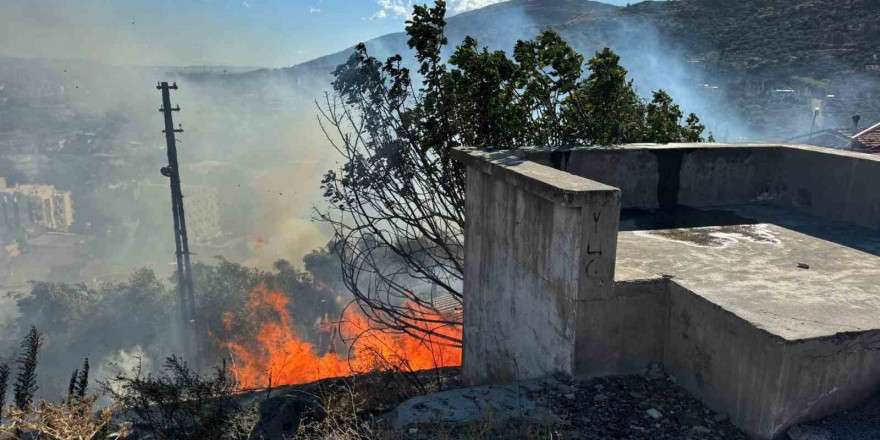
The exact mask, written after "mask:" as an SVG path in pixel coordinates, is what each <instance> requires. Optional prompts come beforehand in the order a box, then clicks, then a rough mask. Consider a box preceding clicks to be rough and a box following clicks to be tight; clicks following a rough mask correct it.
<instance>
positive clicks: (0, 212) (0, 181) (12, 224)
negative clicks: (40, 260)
mask: <svg viewBox="0 0 880 440" xmlns="http://www.w3.org/2000/svg"><path fill="white" fill-rule="evenodd" d="M71 225H73V200H72V199H71V197H70V191H61V190H57V189H55V187H54V186H52V185H16V186H13V187H10V186H7V185H6V179H5V178H3V177H0V229H6V230H7V231H10V230H14V229H19V228H28V227H33V226H38V227H42V228H46V229H48V230H52V231H60V232H68V231H69V230H70V226H71Z"/></svg>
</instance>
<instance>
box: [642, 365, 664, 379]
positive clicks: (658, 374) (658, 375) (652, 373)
mask: <svg viewBox="0 0 880 440" xmlns="http://www.w3.org/2000/svg"><path fill="white" fill-rule="evenodd" d="M646 376H647V377H648V379H654V380H657V379H663V378H664V377H666V375H665V374H664V373H663V368H662V367H660V365H659V364H651V367H650V368H648V373H647V374H646Z"/></svg>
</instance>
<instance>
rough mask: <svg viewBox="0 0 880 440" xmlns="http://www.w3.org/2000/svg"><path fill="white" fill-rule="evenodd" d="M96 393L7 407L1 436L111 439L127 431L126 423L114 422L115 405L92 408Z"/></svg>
mask: <svg viewBox="0 0 880 440" xmlns="http://www.w3.org/2000/svg"><path fill="white" fill-rule="evenodd" d="M97 400H98V396H97V395H96V396H86V397H82V398H76V399H73V400H71V401H70V402H68V403H60V404H56V403H51V402H46V401H41V402H40V403H39V404H38V405H36V406H33V407H31V408H29V409H28V410H27V411H22V410H19V409H17V408H11V409H9V411H8V413H7V414H6V417H5V422H6V423H4V424H3V425H0V438H3V439H35V438H38V439H45V440H111V439H113V440H115V439H123V438H125V437H126V436H127V435H128V434H129V426H128V425H125V424H123V425H121V426H115V425H114V424H113V421H112V419H113V414H114V412H115V411H116V409H117V408H116V407H115V406H112V407H108V408H104V409H103V410H101V411H98V412H97V413H95V412H93V407H94V404H95V401H97Z"/></svg>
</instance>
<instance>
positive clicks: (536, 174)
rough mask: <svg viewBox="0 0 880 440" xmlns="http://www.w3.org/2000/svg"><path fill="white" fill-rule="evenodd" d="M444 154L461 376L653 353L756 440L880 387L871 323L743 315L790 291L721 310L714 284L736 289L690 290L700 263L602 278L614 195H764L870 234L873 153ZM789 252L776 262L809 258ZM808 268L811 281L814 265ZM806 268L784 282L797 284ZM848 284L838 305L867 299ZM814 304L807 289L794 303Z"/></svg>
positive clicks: (636, 362) (728, 148)
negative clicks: (457, 236) (459, 234)
mask: <svg viewBox="0 0 880 440" xmlns="http://www.w3.org/2000/svg"><path fill="white" fill-rule="evenodd" d="M454 157H455V158H456V160H458V161H460V162H462V163H464V164H465V165H466V166H467V190H466V191H467V194H466V220H467V224H466V231H465V277H464V293H465V295H464V316H463V320H464V336H463V339H464V341H463V342H464V355H463V365H462V375H463V379H464V381H465V382H466V383H468V384H469V385H482V384H488V383H497V382H507V381H513V380H519V379H526V378H533V377H539V376H544V375H548V374H551V373H554V372H558V371H562V372H566V373H572V374H578V375H587V376H601V375H611V374H632V373H637V372H639V371H642V370H644V369H645V368H646V367H648V366H649V365H651V364H653V363H662V364H663V365H664V366H666V368H667V369H668V370H669V372H670V373H671V374H672V375H673V376H674V377H675V378H676V379H677V380H678V381H679V383H680V384H681V385H682V386H683V387H685V388H686V389H688V390H689V391H690V392H692V393H693V394H694V395H696V396H697V397H699V398H700V399H701V400H703V401H704V402H706V404H708V405H709V406H710V407H712V408H713V409H714V410H716V411H719V412H723V413H726V414H728V415H729V416H730V418H731V420H732V421H733V422H734V423H735V424H736V425H738V426H740V427H741V428H742V429H744V430H745V431H746V432H747V433H748V434H749V435H750V436H752V437H753V438H758V439H762V440H771V439H778V438H781V435H782V434H783V433H784V432H785V430H786V429H787V428H788V427H789V426H791V425H792V424H795V423H798V422H802V421H806V420H811V419H815V418H818V417H822V416H824V415H827V414H829V413H832V412H835V411H838V410H842V409H846V408H847V407H850V406H852V405H854V404H855V403H857V402H859V401H860V400H862V399H864V398H866V397H868V396H869V395H871V394H873V393H875V392H877V391H880V330H877V328H878V326H873V325H874V324H875V323H874V322H873V321H871V322H868V323H867V324H864V325H862V324H860V325H862V326H861V327H851V328H853V329H856V330H858V331H852V332H850V331H849V329H848V328H847V329H846V330H845V331H839V330H835V331H834V332H830V333H825V334H822V335H821V336H819V337H816V335H809V334H805V333H798V332H791V331H788V330H786V329H788V327H786V326H781V327H779V328H775V329H774V328H773V326H772V325H771V326H766V325H764V326H762V325H760V322H771V321H766V320H765V321H760V320H756V319H755V315H754V313H758V312H760V313H765V312H766V313H767V314H770V315H773V310H774V309H772V308H773V307H778V304H777V305H774V303H773V301H781V302H783V303H785V304H786V305H789V304H788V303H786V302H787V301H788V302H790V301H796V299H792V298H794V297H795V296H794V295H792V296H790V297H786V296H785V295H784V294H782V293H780V294H779V295H778V296H776V297H774V298H771V300H768V302H767V304H768V306H767V308H768V310H764V309H761V310H759V311H758V312H754V311H750V310H749V309H748V308H743V307H739V308H738V309H737V304H736V302H735V301H733V302H728V303H727V305H725V306H723V307H722V306H721V305H719V304H725V302H724V298H722V297H720V296H719V295H728V296H729V294H735V293H736V292H730V291H723V290H720V289H721V287H719V286H720V285H716V286H714V287H712V286H710V287H709V288H705V287H704V288H703V289H704V290H700V289H699V283H695V282H694V280H695V279H696V280H699V279H702V278H705V277H711V276H712V274H710V273H702V272H696V275H691V276H692V277H695V278H692V279H691V280H690V281H688V280H686V279H683V278H675V276H674V274H669V275H664V276H663V277H660V278H650V279H628V280H626V281H620V282H615V281H614V269H615V260H616V258H617V245H618V226H619V213H620V208H621V205H622V206H623V207H625V208H641V209H656V208H666V207H674V206H678V205H687V206H692V207H695V208H706V207H715V206H729V205H742V204H756V203H758V204H769V205H773V206H776V207H785V208H787V209H786V210H785V211H788V210H797V211H802V212H803V213H806V214H810V215H813V216H817V217H822V218H826V219H831V220H834V221H840V222H844V223H845V224H844V227H845V228H850V227H851V224H854V225H860V226H864V227H867V228H869V229H873V230H878V229H880V157H873V156H868V155H863V154H859V153H849V152H840V151H834V150H825V149H821V148H815V147H805V146H788V145H756V144H747V145H723V144H721V145H718V144H688V145H667V146H625V147H619V148H605V149H602V148H600V149H576V150H571V151H541V150H535V149H521V150H517V151H513V152H510V151H508V152H494V153H493V152H479V151H475V150H466V149H461V150H456V151H455V152H454ZM591 179H592V180H591ZM599 182H602V183H599ZM607 184H611V185H616V186H619V187H620V189H619V190H618V189H617V188H615V187H612V186H608V185H607ZM750 208H754V207H750ZM764 208H766V209H768V210H769V209H773V210H777V208H775V207H774V208H767V207H764ZM667 212H675V211H667ZM804 217H807V218H809V219H810V221H811V222H812V221H813V220H817V219H816V218H815V217H809V216H804ZM823 221H824V220H823ZM696 229H705V228H696ZM867 231H868V233H869V234H873V232H874V231H871V230H867ZM639 232H643V231H639ZM716 232H717V231H716ZM632 234H636V233H635V232H633V233H632ZM792 235H794V234H792ZM832 235H833V234H832ZM623 238H625V237H623ZM764 238H766V237H764ZM807 238H809V237H807ZM648 239H652V240H655V239H657V238H656V237H655V238H648ZM745 239H748V237H746V238H745ZM803 239H804V237H801V238H798V240H801V241H802V240H803ZM826 239H827V237H826ZM622 241H623V242H626V240H622ZM673 241H674V240H673ZM674 242H676V243H680V245H681V246H688V245H689V244H688V243H689V242H677V241H674ZM777 243H781V242H778V241H777ZM780 246H781V245H780ZM850 246H851V245H850ZM814 248H815V246H814V247H811V248H809V249H814ZM860 249H862V251H865V249H870V246H867V247H862V248H860ZM621 250H622V251H621V252H622V253H625V250H626V248H624V247H623V246H621ZM640 250H641V248H640ZM867 252H872V251H870V250H867ZM664 255H665V254H664ZM706 255H709V254H706ZM781 255H782V257H780V258H790V257H789V256H790V255H792V254H790V253H784V254H781ZM797 255H800V254H797ZM833 255H837V254H833ZM728 256H729V255H728ZM716 257H717V258H722V259H723V258H724V257H723V256H720V257H719V256H717V255H716V256H715V257H712V258H716ZM669 258H675V255H674V254H671V255H669ZM700 258H704V257H700ZM791 258H793V257H791ZM631 259H632V258H630V260H631ZM704 259H705V258H704ZM625 260H626V259H625V258H624V261H625ZM725 261H736V260H735V259H734V260H725ZM797 261H801V260H792V261H790V262H789V261H786V262H785V265H784V269H782V270H795V271H797V270H805V269H808V268H809V266H807V268H799V267H798V265H796V262H797ZM752 269H754V268H753V267H746V268H744V270H752ZM815 269H816V271H815V272H816V274H815V275H814V277H820V278H815V279H821V276H822V274H823V273H824V272H822V269H820V268H815ZM850 269H852V268H850ZM661 273H663V274H667V272H661ZM848 273H849V274H850V275H851V276H857V275H858V274H859V273H860V272H859V271H858V270H850V271H849V272H848ZM657 275H659V273H657V272H652V273H651V274H649V275H646V277H649V276H657ZM831 275H833V276H834V277H838V276H842V275H840V274H838V273H832V274H831ZM640 276H641V275H640ZM804 278H806V277H801V278H796V282H797V284H798V285H799V286H800V285H801V284H802V280H803V279H804ZM736 281H742V280H739V279H737V280H736ZM688 282H690V283H691V284H688ZM741 285H743V286H745V285H746V284H744V283H741ZM695 286H697V287H695ZM728 286H729V284H724V285H723V287H728ZM862 287H863V286H862ZM745 288H747V287H745ZM843 289H844V290H845V289H846V287H843ZM832 290H833V289H832ZM868 290H870V289H868ZM819 291H820V292H827V289H826V290H825V291H822V290H819ZM854 291H855V292H856V293H858V292H862V291H867V290H865V289H862V288H861V287H860V288H859V289H854ZM770 293H775V292H770ZM847 293H849V294H851V295H852V298H854V299H853V300H852V303H848V302H843V303H842V304H843V306H849V305H850V304H853V305H854V307H863V306H865V304H868V303H871V302H872V301H873V298H872V297H870V296H865V295H861V294H860V295H861V296H860V295H856V294H855V293H853V292H843V293H841V295H846V294H847ZM744 298H746V297H744ZM731 304H732V305H731ZM817 304H821V302H820V301H819V299H818V298H817V299H816V301H813V298H810V302H809V303H808V304H803V306H804V307H818V305H817ZM798 306H800V305H798ZM785 310H788V311H789V312H788V315H790V316H787V317H786V319H798V318H802V316H800V314H801V313H800V312H799V311H802V310H803V309H802V308H799V307H787V308H786V309H785ZM841 310H846V309H841ZM753 312H754V313H753ZM750 313H752V315H750ZM774 316H775V315H774ZM781 317H782V315H780V318H781ZM749 318H751V319H749ZM780 322H781V321H780ZM786 322H787V321H786ZM815 322H817V323H818V322H819V321H815ZM820 324H821V323H820ZM826 324H827V323H826ZM786 325H787V324H786ZM828 325H830V324H828ZM798 328H800V327H798ZM785 331H788V333H785ZM780 335H789V336H787V339H786V337H783V336H780ZM791 335H794V336H791ZM805 335H806V336H805ZM828 335H830V336H828Z"/></svg>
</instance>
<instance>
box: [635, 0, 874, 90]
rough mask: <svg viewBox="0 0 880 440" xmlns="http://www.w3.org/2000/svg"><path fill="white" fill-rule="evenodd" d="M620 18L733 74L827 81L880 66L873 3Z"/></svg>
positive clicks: (686, 0) (710, 8)
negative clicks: (652, 29) (786, 74)
mask: <svg viewBox="0 0 880 440" xmlns="http://www.w3.org/2000/svg"><path fill="white" fill-rule="evenodd" d="M620 12H621V14H622V15H623V16H627V17H633V18H635V19H638V20H643V21H645V22H649V23H651V24H653V25H655V26H657V27H658V28H659V29H660V30H661V32H663V33H664V34H665V35H667V36H668V37H670V38H671V39H672V40H674V41H677V42H678V43H679V44H681V45H682V46H683V47H685V48H686V49H687V50H688V51H690V52H691V53H693V54H694V55H698V56H705V57H706V58H707V62H711V63H717V64H719V65H722V66H727V67H731V68H734V69H746V70H749V71H754V72H766V73H776V72H783V71H794V70H797V71H798V72H799V73H805V72H808V73H809V74H810V75H811V76H816V77H827V76H830V75H833V74H835V73H838V72H840V71H842V70H850V69H852V70H857V71H858V70H862V71H865V69H866V67H865V66H867V65H876V64H880V59H878V58H880V55H878V48H880V0H738V1H729V0H681V1H672V2H666V1H664V2H643V3H638V4H635V5H633V6H630V7H627V8H622V9H621V11H620Z"/></svg>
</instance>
